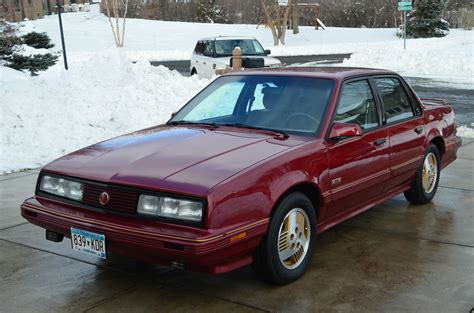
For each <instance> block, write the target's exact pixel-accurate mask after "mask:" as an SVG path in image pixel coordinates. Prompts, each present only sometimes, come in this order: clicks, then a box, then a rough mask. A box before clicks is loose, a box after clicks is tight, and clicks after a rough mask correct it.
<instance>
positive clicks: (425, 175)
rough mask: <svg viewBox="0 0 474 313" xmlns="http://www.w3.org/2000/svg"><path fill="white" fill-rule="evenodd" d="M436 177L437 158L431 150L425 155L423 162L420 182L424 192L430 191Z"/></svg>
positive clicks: (433, 186)
mask: <svg viewBox="0 0 474 313" xmlns="http://www.w3.org/2000/svg"><path fill="white" fill-rule="evenodd" d="M437 179H438V160H437V159H436V156H435V155H434V153H433V152H430V153H428V154H427V155H426V157H425V161H424V162H423V172H422V184H423V189H424V190H425V192H426V193H431V192H432V191H433V189H434V188H435V185H436V180H437Z"/></svg>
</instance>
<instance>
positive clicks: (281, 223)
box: [253, 192, 316, 285]
mask: <svg viewBox="0 0 474 313" xmlns="http://www.w3.org/2000/svg"><path fill="white" fill-rule="evenodd" d="M315 243H316V214H315V211H314V207H313V204H312V203H311V201H310V200H309V199H308V197H306V196H305V195H304V194H302V193H299V192H296V193H292V194H290V195H288V196H287V197H286V198H284V199H283V201H281V202H280V204H279V205H278V207H277V208H276V210H275V212H274V214H273V217H272V219H271V222H270V226H269V228H268V234H267V236H266V237H265V238H263V239H262V241H261V243H260V246H259V248H258V249H257V251H256V252H255V255H254V262H253V268H254V270H255V272H256V273H257V274H258V275H259V276H261V277H262V278H263V279H264V280H266V281H268V282H270V283H274V284H278V285H284V284H288V283H290V282H292V281H295V280H297V279H298V278H300V277H301V276H302V275H303V274H304V273H305V271H306V269H307V268H308V266H309V264H310V263H311V257H312V255H313V251H314V246H315Z"/></svg>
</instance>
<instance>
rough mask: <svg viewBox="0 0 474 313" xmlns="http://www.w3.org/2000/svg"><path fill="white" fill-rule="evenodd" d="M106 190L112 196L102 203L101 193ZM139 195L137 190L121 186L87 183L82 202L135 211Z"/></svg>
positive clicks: (103, 207)
mask: <svg viewBox="0 0 474 313" xmlns="http://www.w3.org/2000/svg"><path fill="white" fill-rule="evenodd" d="M104 191H105V192H107V193H108V194H109V196H110V201H109V202H108V203H107V204H106V205H102V204H100V202H99V197H100V194H101V193H102V192H104ZM138 197H139V193H138V192H136V191H131V190H124V189H121V188H120V187H112V186H101V185H93V184H90V183H85V184H84V193H83V198H82V203H84V204H85V205H89V206H93V207H97V208H102V209H106V210H113V211H121V212H127V213H135V212H136V210H137V203H138Z"/></svg>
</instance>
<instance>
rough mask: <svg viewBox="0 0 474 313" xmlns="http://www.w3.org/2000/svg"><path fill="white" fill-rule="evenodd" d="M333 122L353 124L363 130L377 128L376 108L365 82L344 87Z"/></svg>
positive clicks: (356, 82)
mask: <svg viewBox="0 0 474 313" xmlns="http://www.w3.org/2000/svg"><path fill="white" fill-rule="evenodd" d="M334 121H335V122H342V123H355V124H358V125H360V127H361V128H362V129H364V130H367V129H371V128H374V127H377V126H379V119H378V116H377V106H376V104H375V99H374V95H373V93H372V90H371V89H370V85H369V82H368V81H367V80H360V81H355V82H350V83H347V84H345V85H344V87H343V89H342V92H341V97H340V99H339V104H338V107H337V111H336V115H335V117H334Z"/></svg>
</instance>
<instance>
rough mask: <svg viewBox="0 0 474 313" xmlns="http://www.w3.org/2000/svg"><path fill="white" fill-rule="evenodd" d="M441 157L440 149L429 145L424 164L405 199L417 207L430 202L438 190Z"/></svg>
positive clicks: (406, 192)
mask: <svg viewBox="0 0 474 313" xmlns="http://www.w3.org/2000/svg"><path fill="white" fill-rule="evenodd" d="M440 170H441V166H440V156H439V151H438V148H436V146H435V145H434V144H429V145H428V148H426V151H425V156H424V157H423V163H422V164H421V165H420V167H419V168H418V171H417V173H416V177H415V180H414V181H413V184H412V187H411V188H410V189H409V190H407V191H405V192H404V195H405V199H407V201H408V202H410V203H412V204H416V205H420V204H426V203H428V202H430V201H431V200H432V199H433V197H434V196H435V194H436V190H437V189H438V183H439V176H440Z"/></svg>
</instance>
